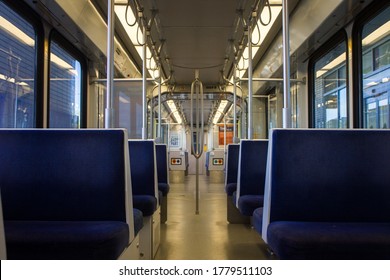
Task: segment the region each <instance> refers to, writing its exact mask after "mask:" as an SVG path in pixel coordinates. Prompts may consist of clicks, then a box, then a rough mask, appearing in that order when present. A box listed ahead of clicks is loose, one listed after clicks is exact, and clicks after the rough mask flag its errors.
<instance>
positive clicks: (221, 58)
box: [115, 0, 259, 125]
mask: <svg viewBox="0 0 390 280" xmlns="http://www.w3.org/2000/svg"><path fill="white" fill-rule="evenodd" d="M132 2H133V3H131V5H130V6H129V7H131V8H132V9H133V11H134V10H136V8H137V6H138V8H139V7H140V6H141V7H142V10H143V17H144V18H145V19H146V22H148V23H152V25H151V29H150V39H151V40H148V45H149V48H150V47H152V48H153V45H154V47H155V49H157V50H161V51H160V62H161V64H162V69H163V72H164V74H165V76H166V77H168V76H171V77H172V79H171V80H170V82H171V83H174V84H176V85H177V84H178V85H191V83H192V82H193V81H194V79H195V70H199V78H200V80H201V81H202V83H203V84H204V85H205V86H206V85H219V84H224V83H225V81H224V79H223V76H224V75H225V76H227V75H229V74H230V73H231V69H232V63H233V60H234V48H233V44H234V45H235V48H236V51H237V50H239V44H240V43H243V42H245V38H244V27H243V24H242V22H240V21H239V17H240V16H241V17H242V18H244V19H247V18H249V16H250V15H251V10H252V8H253V7H254V5H255V3H258V2H259V0H240V1H237V0H212V1H210V0H197V1H192V0H159V1H156V0H144V1H137V0H135V1H132ZM115 3H116V4H122V5H123V4H127V3H128V2H127V1H121V0H116V1H115ZM153 15H155V17H154V21H151V20H150V19H151V18H153ZM243 40H244V41H243ZM162 42H164V43H162ZM151 43H152V44H151ZM162 44H163V47H161V45H162ZM217 92H220V90H217ZM216 94H217V93H216ZM177 104H178V105H177V106H179V107H180V108H178V109H179V110H180V111H181V112H182V114H183V115H184V119H186V120H187V123H188V122H189V121H190V118H191V116H190V102H189V101H188V100H182V101H181V102H179V103H177ZM218 104H219V100H218V98H217V100H209V99H205V100H204V106H203V108H204V117H203V118H204V122H205V125H206V124H207V123H208V122H209V121H210V119H211V118H212V117H213V114H214V111H215V110H214V109H215V107H218ZM226 109H227V108H226Z"/></svg>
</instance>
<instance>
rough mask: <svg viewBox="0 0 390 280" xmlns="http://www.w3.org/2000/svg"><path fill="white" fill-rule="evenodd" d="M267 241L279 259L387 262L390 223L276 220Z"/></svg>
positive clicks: (271, 225) (389, 253)
mask: <svg viewBox="0 0 390 280" xmlns="http://www.w3.org/2000/svg"><path fill="white" fill-rule="evenodd" d="M267 238H268V245H269V246H270V248H271V249H272V250H273V251H274V253H275V254H276V255H277V256H278V257H279V258H280V259H297V260H303V259H330V260H339V259H348V260H352V259H387V260H388V259H390V223H330V222H287V221H276V222H271V223H270V224H269V226H268V231H267Z"/></svg>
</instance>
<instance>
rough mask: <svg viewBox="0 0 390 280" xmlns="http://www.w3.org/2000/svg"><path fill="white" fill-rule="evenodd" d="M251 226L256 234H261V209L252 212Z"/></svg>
mask: <svg viewBox="0 0 390 280" xmlns="http://www.w3.org/2000/svg"><path fill="white" fill-rule="evenodd" d="M252 225H253V228H254V229H255V230H256V231H257V233H258V234H261V232H262V230H263V207H259V208H256V209H255V211H253V219H252Z"/></svg>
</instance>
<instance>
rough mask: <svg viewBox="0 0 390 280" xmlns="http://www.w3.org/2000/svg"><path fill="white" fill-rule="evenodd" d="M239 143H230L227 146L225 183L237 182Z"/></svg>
mask: <svg viewBox="0 0 390 280" xmlns="http://www.w3.org/2000/svg"><path fill="white" fill-rule="evenodd" d="M239 153H240V145H239V144H229V145H228V147H227V158H226V174H225V185H227V184H230V183H237V173H238V157H239Z"/></svg>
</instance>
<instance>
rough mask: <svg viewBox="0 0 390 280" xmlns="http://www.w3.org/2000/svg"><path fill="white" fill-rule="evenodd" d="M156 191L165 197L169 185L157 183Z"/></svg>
mask: <svg viewBox="0 0 390 280" xmlns="http://www.w3.org/2000/svg"><path fill="white" fill-rule="evenodd" d="M158 190H159V191H161V193H162V195H163V196H166V195H167V194H168V193H169V184H167V183H158Z"/></svg>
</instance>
